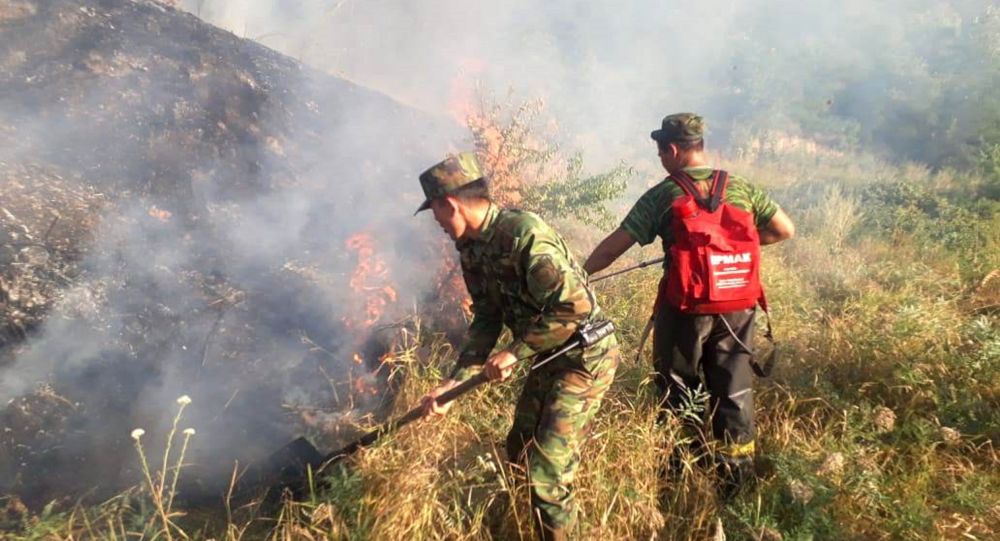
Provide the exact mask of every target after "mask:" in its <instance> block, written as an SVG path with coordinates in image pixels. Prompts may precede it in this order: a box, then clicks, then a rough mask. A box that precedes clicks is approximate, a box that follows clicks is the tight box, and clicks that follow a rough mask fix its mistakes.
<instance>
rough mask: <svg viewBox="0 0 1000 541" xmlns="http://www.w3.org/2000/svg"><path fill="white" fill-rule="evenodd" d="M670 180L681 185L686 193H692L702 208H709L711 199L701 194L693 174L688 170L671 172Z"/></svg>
mask: <svg viewBox="0 0 1000 541" xmlns="http://www.w3.org/2000/svg"><path fill="white" fill-rule="evenodd" d="M670 180H672V181H674V184H676V185H677V186H679V187H680V189H681V190H683V191H684V193H686V194H688V195H690V196H691V197H692V198H693V199H694V200H695V201H696V202H697V203H698V205H699V206H700V207H701V208H704V209H707V208H708V205H709V200H708V199H705V198H703V197H702V196H701V194H700V193H699V192H698V188H697V187H696V186H695V185H694V179H693V178H691V175H689V174H687V172H685V171H683V170H682V171H677V172H675V173H671V174H670Z"/></svg>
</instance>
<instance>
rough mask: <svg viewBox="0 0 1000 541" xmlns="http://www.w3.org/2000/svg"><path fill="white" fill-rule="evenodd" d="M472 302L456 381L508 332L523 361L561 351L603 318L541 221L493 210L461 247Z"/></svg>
mask: <svg viewBox="0 0 1000 541" xmlns="http://www.w3.org/2000/svg"><path fill="white" fill-rule="evenodd" d="M456 247H457V248H458V251H459V257H460V259H461V262H462V272H463V275H464V277H465V285H466V287H467V288H468V290H469V295H470V296H471V297H472V313H473V319H472V324H471V325H469V331H468V334H467V337H466V340H465V343H464V345H463V346H462V349H461V352H460V354H459V357H458V363H457V366H456V368H455V371H454V372H453V374H452V377H453V378H455V379H464V377H463V376H465V375H467V374H468V370H467V369H469V368H470V367H472V366H475V365H481V364H483V363H484V362H485V361H486V359H487V357H489V355H490V353H491V352H492V350H493V347H494V346H495V345H496V341H497V338H498V337H499V336H500V332H501V330H502V329H503V326H504V325H506V326H507V327H508V328H510V330H511V332H512V334H513V336H514V342H513V343H512V344H511V346H510V347H509V348H508V351H510V352H511V353H513V354H514V356H516V357H517V358H519V359H523V358H526V357H528V356H530V355H532V354H533V353H538V352H541V351H546V350H550V349H553V348H555V347H556V346H559V345H561V344H562V343H563V342H565V341H566V340H568V339H569V338H570V336H571V335H572V334H573V333H574V332H575V331H576V328H577V326H579V325H580V324H581V323H584V322H586V321H588V320H590V319H591V318H593V317H594V316H597V315H598V314H599V313H600V308H599V307H598V306H597V302H596V300H595V298H594V295H593V293H592V292H591V291H590V290H589V289H588V286H587V281H586V278H585V276H586V275H585V274H584V272H583V269H582V268H581V267H580V266H579V265H578V264H577V263H576V261H575V260H574V258H573V255H572V254H571V253H570V251H569V248H568V247H567V246H566V243H565V242H564V241H563V239H562V237H560V236H559V234H558V233H556V232H555V230H553V229H552V228H551V227H549V226H548V225H547V224H546V223H545V222H543V221H542V219H541V218H539V217H538V216H537V215H535V214H532V213H530V212H522V211H518V210H501V209H500V208H498V207H497V206H495V205H490V207H489V210H488V211H487V214H486V221H485V222H484V223H483V228H482V230H481V231H480V233H479V238H476V239H462V240H459V241H458V242H457V243H456Z"/></svg>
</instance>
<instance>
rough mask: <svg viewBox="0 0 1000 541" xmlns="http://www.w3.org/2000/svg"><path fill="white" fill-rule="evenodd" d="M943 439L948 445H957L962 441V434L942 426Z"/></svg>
mask: <svg viewBox="0 0 1000 541" xmlns="http://www.w3.org/2000/svg"><path fill="white" fill-rule="evenodd" d="M941 439H942V440H944V442H945V443H946V444H948V445H955V444H956V443H958V442H959V441H961V440H962V433H961V432H959V431H958V430H955V429H954V428H951V427H949V426H942V427H941Z"/></svg>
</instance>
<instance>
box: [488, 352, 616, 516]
mask: <svg viewBox="0 0 1000 541" xmlns="http://www.w3.org/2000/svg"><path fill="white" fill-rule="evenodd" d="M617 367H618V340H617V338H616V337H615V336H614V335H612V336H609V337H607V338H605V339H604V340H603V341H601V342H599V343H597V344H595V345H594V346H591V347H590V348H588V349H586V350H585V351H582V352H581V351H574V352H570V353H567V354H566V355H563V356H562V357H559V358H557V359H555V360H554V361H552V362H551V363H549V364H547V365H545V366H543V367H542V368H540V369H539V370H535V371H532V372H531V373H530V374H528V377H527V379H526V380H525V382H524V389H523V390H522V391H521V396H520V398H519V399H518V401H517V408H516V409H515V411H514V424H513V426H512V427H511V430H510V433H509V434H508V435H507V456H508V458H509V460H511V461H512V462H516V463H520V464H522V465H524V466H525V467H526V469H527V473H528V481H529V487H530V491H531V504H532V509H533V511H534V513H535V516H536V519H537V520H538V521H539V522H540V523H541V524H540V526H542V527H543V528H547V529H554V530H565V529H569V528H571V527H572V526H573V525H574V524H575V522H576V513H577V509H576V503H575V501H574V499H573V478H574V476H575V475H576V470H577V467H578V466H579V465H580V447H581V444H582V443H583V441H584V439H585V438H586V435H587V433H588V430H589V428H590V423H591V421H592V420H593V419H594V416H595V415H596V414H597V410H598V409H599V408H600V405H601V400H602V399H603V398H604V393H605V392H607V390H608V387H610V386H611V382H612V380H614V377H615V369H616V368H617Z"/></svg>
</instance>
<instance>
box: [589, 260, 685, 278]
mask: <svg viewBox="0 0 1000 541" xmlns="http://www.w3.org/2000/svg"><path fill="white" fill-rule="evenodd" d="M664 259H666V258H664V257H658V258H656V259H650V260H649V261H643V262H642V263H639V264H636V265H632V266H631V267H625V268H624V269H622V270H617V271H615V272H611V273H608V274H605V275H602V276H595V277H593V278H591V279H590V283H592V284H593V283H597V282H600V281H601V280H604V279H607V278H611V277H613V276H618V275H619V274H625V273H626V272H632V271H634V270H638V269H643V268H646V267H648V266H650V265H656V264H657V263H663V260H664Z"/></svg>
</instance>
